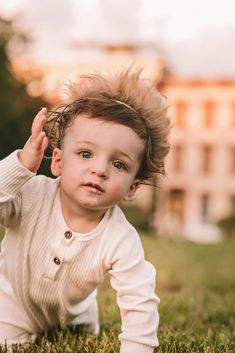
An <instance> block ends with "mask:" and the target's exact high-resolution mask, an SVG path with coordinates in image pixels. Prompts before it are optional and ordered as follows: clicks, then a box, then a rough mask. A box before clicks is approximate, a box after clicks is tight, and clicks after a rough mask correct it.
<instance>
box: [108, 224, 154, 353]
mask: <svg viewBox="0 0 235 353" xmlns="http://www.w3.org/2000/svg"><path fill="white" fill-rule="evenodd" d="M129 233H131V234H126V236H125V237H124V238H123V239H122V241H121V242H120V244H119V249H118V251H117V254H118V255H117V257H116V258H115V261H114V263H113V265H112V269H111V270H110V274H111V285H112V287H113V288H114V289H115V290H116V291H117V304H118V306H119V308H120V314H121V320H122V332H121V334H120V335H119V339H120V341H121V353H133V352H135V353H152V352H153V349H154V347H156V346H158V339H157V336H156V330H157V327H158V323H159V316H158V310H157V307H158V303H159V298H158V297H157V296H156V294H155V292H154V289H155V274H156V273H155V269H154V267H153V266H152V265H151V264H150V263H149V262H147V261H145V259H144V254H143V248H142V245H141V242H140V240H139V237H138V235H137V234H135V231H134V230H131V231H129Z"/></svg>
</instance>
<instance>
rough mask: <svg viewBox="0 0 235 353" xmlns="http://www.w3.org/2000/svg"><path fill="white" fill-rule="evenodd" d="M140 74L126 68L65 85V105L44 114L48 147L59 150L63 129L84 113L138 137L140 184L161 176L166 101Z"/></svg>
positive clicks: (166, 125)
mask: <svg viewBox="0 0 235 353" xmlns="http://www.w3.org/2000/svg"><path fill="white" fill-rule="evenodd" d="M140 74H141V70H138V71H136V72H131V70H130V69H128V70H126V71H124V72H121V73H120V74H116V75H114V76H112V77H105V76H104V75H101V74H89V75H84V76H81V77H80V79H79V80H78V82H77V83H74V84H71V85H69V86H68V102H67V103H66V104H63V105H61V106H59V107H58V108H57V109H56V110H55V111H50V112H49V115H48V121H47V123H46V126H45V128H46V131H47V134H48V138H49V141H50V148H51V149H52V150H53V149H54V148H56V147H59V148H61V147H62V146H63V140H64V137H65V134H66V129H67V128H68V127H69V126H71V125H72V123H73V121H74V119H75V118H77V117H79V114H82V113H85V114H86V115H87V116H88V117H89V118H91V119H92V118H98V119H101V120H104V121H110V122H115V123H119V124H122V125H125V126H127V127H129V128H131V129H132V130H133V131H135V133H136V134H137V135H138V136H139V137H140V139H141V140H142V141H143V142H144V147H145V148H144V152H143V156H142V161H141V164H140V168H139V171H138V174H137V176H136V177H137V178H139V179H140V180H141V182H143V183H147V181H148V180H151V179H152V177H153V176H155V175H158V174H162V175H164V174H165V169H164V158H165V157H166V155H167V153H168V151H169V143H168V135H169V130H170V121H169V119H168V117H167V106H166V99H165V98H164V97H163V96H162V95H161V94H160V93H159V92H158V90H157V89H156V88H155V87H154V86H153V84H151V83H150V82H149V81H147V80H144V79H141V78H140ZM101 138H102V136H101Z"/></svg>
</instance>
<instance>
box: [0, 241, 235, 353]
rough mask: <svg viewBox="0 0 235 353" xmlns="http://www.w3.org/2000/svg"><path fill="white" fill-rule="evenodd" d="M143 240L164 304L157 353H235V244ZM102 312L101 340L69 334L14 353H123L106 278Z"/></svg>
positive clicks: (101, 296) (101, 293)
mask: <svg viewBox="0 0 235 353" xmlns="http://www.w3.org/2000/svg"><path fill="white" fill-rule="evenodd" d="M142 240H143V245H144V248H145V253H146V258H147V259H148V260H149V261H151V262H152V263H153V264H154V265H155V266H156V268H157V293H158V295H159V296H160V298H161V303H160V306H159V311H160V326H159V331H158V336H159V340H160V347H159V348H157V349H156V350H155V352H158V353H186V352H190V353H199V352H205V353H222V352H226V353H233V352H235V304H234V303H235V270H234V268H235V255H234V254H235V243H232V242H223V243H219V244H210V245H205V244H204V245H202V244H193V243H191V242H187V241H177V240H174V241H173V240H166V239H156V238H154V236H152V237H151V236H148V235H143V236H142ZM99 306H100V316H101V332H100V335H99V336H98V337H96V338H95V337H93V336H91V335H88V334H86V333H81V334H80V335H78V336H76V335H74V334H72V333H71V332H69V331H68V330H66V329H65V330H61V331H54V334H53V335H52V336H53V338H50V339H49V338H48V337H43V338H42V339H41V341H40V342H39V343H38V344H37V345H35V346H30V347H18V348H17V347H16V349H15V352H22V353H26V352H28V353H29V352H35V353H36V352H37V353H39V352H40V353H44V352H45V353H46V352H51V353H59V352H64V353H75V352H78V353H79V352H81V353H116V352H119V342H118V333H119V331H120V318H119V312H118V309H117V307H116V304H115V293H114V291H113V290H112V289H111V288H110V286H109V279H108V277H107V278H106V280H105V282H104V284H103V285H102V287H101V288H100V291H99ZM0 352H4V349H2V350H1V349H0ZM133 353H135V352H133Z"/></svg>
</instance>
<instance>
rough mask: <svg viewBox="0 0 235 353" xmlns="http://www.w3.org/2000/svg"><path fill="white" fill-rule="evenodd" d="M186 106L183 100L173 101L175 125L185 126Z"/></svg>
mask: <svg viewBox="0 0 235 353" xmlns="http://www.w3.org/2000/svg"><path fill="white" fill-rule="evenodd" d="M187 108H188V106H187V104H186V103H185V102H183V101H178V102H176V103H175V125H176V126H177V127H179V128H182V127H184V126H185V122H186V115H187Z"/></svg>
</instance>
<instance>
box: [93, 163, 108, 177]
mask: <svg viewBox="0 0 235 353" xmlns="http://www.w3.org/2000/svg"><path fill="white" fill-rule="evenodd" d="M91 174H96V175H97V176H99V177H101V178H107V177H108V167H107V165H106V163H96V164H95V165H93V166H92V168H91Z"/></svg>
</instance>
